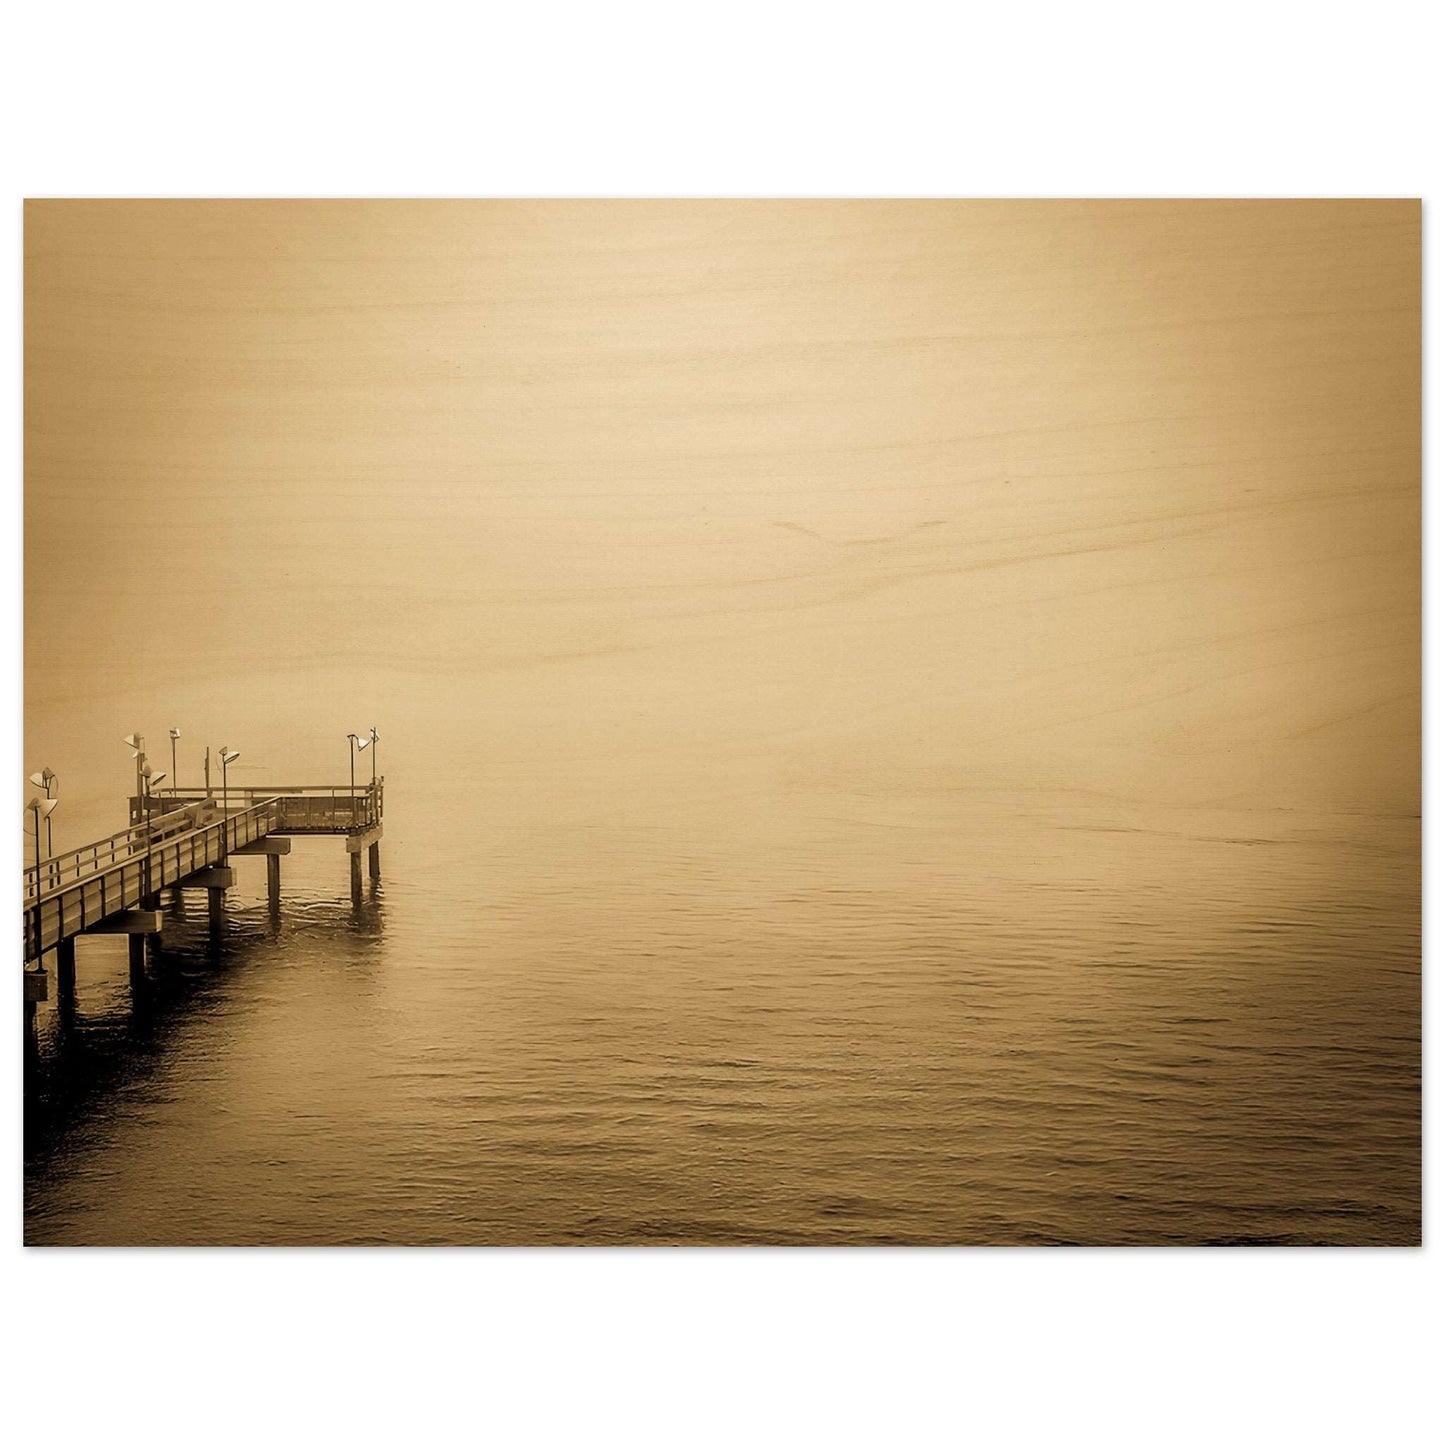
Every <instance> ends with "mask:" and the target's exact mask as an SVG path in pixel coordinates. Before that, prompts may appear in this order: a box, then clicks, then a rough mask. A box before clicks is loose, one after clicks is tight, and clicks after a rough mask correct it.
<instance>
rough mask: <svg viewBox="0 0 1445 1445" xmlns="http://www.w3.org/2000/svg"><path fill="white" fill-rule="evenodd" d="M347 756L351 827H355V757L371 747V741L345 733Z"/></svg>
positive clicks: (355, 734)
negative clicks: (349, 775)
mask: <svg viewBox="0 0 1445 1445" xmlns="http://www.w3.org/2000/svg"><path fill="white" fill-rule="evenodd" d="M346 738H347V744H348V746H347V756H348V757H349V758H350V760H351V795H350V796H351V826H352V827H353V828H354V827H355V826H356V755H357V753H359V752H362V751H364V750H365V749H366V748H369V747H370V746H371V739H370V738H364V737H362V736H361V735H360V734H359V733H347V735H346Z"/></svg>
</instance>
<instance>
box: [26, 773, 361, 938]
mask: <svg viewBox="0 0 1445 1445" xmlns="http://www.w3.org/2000/svg"><path fill="white" fill-rule="evenodd" d="M149 804H150V806H149V813H150V816H149V818H148V819H147V818H145V817H143V816H141V810H142V800H140V799H138V798H132V799H131V826H130V827H129V828H127V829H125V830H124V831H122V832H120V833H115V834H113V835H112V836H111V837H109V838H103V839H101V840H100V841H99V842H96V843H87V844H86V845H85V846H84V847H81V848H73V849H71V850H70V851H69V852H68V853H61V854H58V855H56V856H55V857H53V858H47V859H44V860H43V861H42V862H41V863H40V864H39V865H38V866H36V865H32V866H30V867H28V868H26V870H25V880H24V887H25V909H24V912H25V919H24V922H25V962H26V963H27V964H30V963H36V962H39V961H40V960H41V958H42V956H43V955H44V954H45V953H46V952H47V951H48V950H50V949H60V950H61V951H62V954H64V952H65V950H66V949H67V948H72V949H73V947H74V939H75V938H76V937H77V936H79V935H80V934H82V933H91V932H127V931H131V930H130V928H128V926H127V923H126V918H127V915H132V914H136V912H137V910H143V909H152V908H154V907H155V899H156V896H157V895H158V894H159V893H160V891H161V890H162V889H163V888H180V887H186V886H188V884H189V885H190V886H194V887H204V888H209V889H211V891H212V900H213V908H212V916H213V918H214V917H215V916H216V907H217V894H219V893H221V892H223V890H224V888H225V887H228V886H229V884H230V874H229V872H228V870H226V868H225V865H226V863H227V862H228V860H229V859H230V858H231V857H232V856H233V855H239V856H244V855H246V854H247V853H266V854H268V855H269V856H268V859H267V862H268V884H269V885H270V889H271V894H272V901H273V902H275V901H276V890H277V889H278V888H279V863H280V858H279V855H280V854H281V853H283V852H284V851H286V849H285V847H282V846H279V845H272V846H267V845H266V843H265V841H264V840H266V839H268V838H276V839H280V838H284V837H287V836H289V835H293V834H295V835H303V836H304V835H316V834H332V835H337V834H340V835H342V836H344V837H345V839H346V845H347V852H348V853H349V854H350V855H351V892H352V897H353V899H359V898H360V893H361V856H360V855H361V852H362V850H363V849H366V850H367V851H368V852H369V853H370V861H371V873H372V876H373V877H375V876H378V874H379V862H378V855H379V849H378V844H379V842H380V839H381V831H382V785H381V783H380V782H379V781H378V782H377V783H373V784H369V785H367V786H364V787H358V788H356V789H354V790H353V789H351V788H346V787H340V788H336V787H330V786H321V787H293V788H230V789H227V790H226V793H225V795H224V801H222V800H221V799H218V798H217V797H216V795H215V794H213V793H210V794H208V793H206V792H204V791H200V790H190V791H187V790H179V791H176V792H173V793H164V794H157V795H156V796H154V797H152V798H151V799H150V800H149ZM287 846H289V845H287ZM223 873H224V874H225V877H224V878H222V877H221V876H220V875H221V874H223ZM149 916H150V915H149V914H141V915H138V917H139V918H141V920H142V923H143V926H142V924H138V925H137V927H138V930H139V931H143V932H153V931H155V927H154V925H153V924H151V923H149V922H144V920H145V919H148V918H149Z"/></svg>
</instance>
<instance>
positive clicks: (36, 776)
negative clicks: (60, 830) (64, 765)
mask: <svg viewBox="0 0 1445 1445" xmlns="http://www.w3.org/2000/svg"><path fill="white" fill-rule="evenodd" d="M30 781H31V782H32V783H34V784H35V786H36V787H37V788H44V789H45V797H46V800H47V801H49V800H50V799H52V798H54V796H55V794H54V793H52V792H51V791H50V788H51V785H52V784H54V786H55V788H56V791H59V788H60V780H59V779H58V778H57V777H56V776H55V774H54V773H53V772H51V770H50V769H49V768H41V770H40V771H39V772H38V773H31V774H30ZM54 811H55V810H54V809H53V808H52V809H51V810H50V812H52V813H53V812H54ZM45 851H46V852H47V853H52V854H53V853H54V852H55V843H54V842H53V840H52V839H51V836H50V813H46V815H45Z"/></svg>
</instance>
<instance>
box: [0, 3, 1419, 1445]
mask: <svg viewBox="0 0 1445 1445" xmlns="http://www.w3.org/2000/svg"><path fill="white" fill-rule="evenodd" d="M1426 16H1427V11H1426V8H1425V7H1424V6H1423V5H1414V4H1398V3H1376V4H1374V5H1372V6H1370V7H1369V8H1368V9H1367V10H1365V11H1352V12H1349V14H1348V16H1346V15H1345V14H1344V13H1343V12H1340V13H1334V12H1331V11H1329V10H1328V9H1327V8H1324V9H1322V8H1321V7H1319V6H1317V5H1303V4H1298V5H1297V4H1262V3H1260V0H1254V3H1251V4H1241V3H1232V0H1231V3H1216V4H1212V5H1211V6H1209V7H1200V8H1198V9H1192V8H1187V7H1183V6H1176V7H1161V6H1158V5H1142V4H1141V5H1118V4H1114V5H1108V4H1105V5H1099V4H1095V5H1090V6H1080V5H1067V6H1066V5H1037V4H1034V5H1022V4H1013V5H1010V6H1007V7H1005V6H997V7H992V8H991V10H990V11H989V12H988V13H981V12H979V11H978V10H976V9H971V8H969V7H967V6H960V5H954V6H941V5H940V6H931V5H920V4H915V3H896V0H895V3H892V4H889V5H888V6H878V7H862V6H855V7H852V8H849V7H846V6H839V5H836V4H835V5H828V6H824V5H821V4H786V3H780V0H773V3H771V4H766V5H764V4H758V3H753V0H741V3H738V0H735V3H733V4H730V5H728V6H717V7H705V6H692V7H681V6H677V5H675V4H673V5H661V4H655V5H652V4H649V5H638V4H625V3H624V4H616V3H614V4H612V5H606V6H599V5H595V4H594V5H589V6H583V5H580V4H568V5H559V4H536V3H533V4H531V5H528V6H514V7H509V8H508V9H507V10H505V11H503V10H500V9H498V8H496V7H489V6H485V5H473V6H466V7H464V6H460V5H456V6H448V5H438V4H434V3H413V4H411V5H409V6H406V7H402V8H400V9H398V8H396V7H380V6H374V5H365V4H354V5H347V6H342V5H337V4H310V5H306V4H302V3H298V0H290V3H287V4H278V3H272V0H262V3H252V4H250V5H247V6H245V7H240V6H236V7H225V6H212V7H197V6H195V5H193V4H185V5H182V4H173V3H164V4H145V3H142V4H139V5H132V6H116V5H113V4H112V5H105V6H102V5H100V4H93V3H84V4H56V5H53V6H48V7H41V6H31V7H28V13H26V14H25V16H24V17H23V19H21V20H20V21H19V22H18V23H12V47H11V49H10V58H11V66H12V74H11V75H10V76H9V77H8V78H7V84H6V87H4V92H5V93H4V97H3V101H0V103H3V104H4V106H5V109H6V112H7V114H6V115H5V117H4V119H5V126H4V133H5V135H6V136H7V140H8V144H7V147H6V151H7V152H8V153H10V154H11V155H12V157H14V158H13V159H12V162H11V165H10V170H11V174H10V175H9V176H8V177H7V178H6V179H7V181H8V184H7V185H6V186H5V188H4V191H5V195H6V197H7V201H8V204H9V209H8V210H7V213H6V221H7V224H6V225H5V226H4V227H3V228H0V233H3V234H4V235H5V237H6V239H7V241H8V242H9V244H10V247H11V251H10V255H11V258H12V261H11V267H10V270H9V273H8V274H9V278H10V285H9V286H8V287H7V288H6V290H5V293H4V294H5V297H6V301H7V304H8V306H9V316H8V319H9V320H10V322H11V330H10V333H9V334H10V336H11V338H13V340H12V344H11V345H10V346H9V347H8V348H6V350H5V353H4V355H5V360H6V366H7V369H8V371H9V378H8V379H9V381H10V385H9V387H8V388H6V391H5V395H6V396H7V398H10V399H11V404H10V405H9V406H8V407H7V409H6V424H7V427H8V432H7V437H8V439H9V440H10V448H9V450H8V451H7V455H8V456H9V457H11V458H14V459H15V461H14V463H13V464H12V467H11V469H10V472H9V475H8V486H9V487H10V488H11V489H12V490H8V491H7V492H6V503H7V515H8V516H9V517H11V518H13V519H15V520H16V521H17V522H18V519H19V488H18V473H19V465H18V458H19V408H18V398H19V345H18V337H19V325H18V321H19V317H18V310H19V301H18V297H19V265H18V251H19V242H20V218H19V205H18V199H19V197H20V196H22V195H34V196H41V195H48V196H55V195H251V196H255V195H323V196H325V195H409V196H417V195H421V196H434V195H539V194H540V195H708V194H713V195H795V194H796V195H828V194H831V195H1266V196H1268V195H1315V194H1325V195H1373V196H1380V195H1399V196H1417V195H1422V194H1423V195H1425V196H1426V198H1427V224H1426V236H1427V272H1428V270H1429V269H1430V262H1431V261H1438V258H1439V244H1438V233H1437V228H1435V227H1434V226H1432V225H1431V223H1430V205H1429V203H1430V201H1431V200H1433V199H1434V198H1436V197H1438V196H1439V195H1441V194H1442V192H1441V191H1440V190H1439V188H1438V187H1436V186H1435V185H1434V184H1433V183H1434V182H1435V180H1436V179H1437V175H1438V172H1437V171H1436V165H1437V164H1438V161H1437V156H1436V154H1435V151H1437V150H1438V143H1437V144H1436V146H1435V147H1434V148H1432V146H1431V139H1432V128H1431V126H1430V120H1431V118H1432V117H1431V114H1430V111H1431V107H1430V105H1429V101H1430V97H1431V96H1432V94H1434V93H1435V92H1436V90H1437V89H1438V76H1437V74H1436V73H1435V67H1436V64H1437V57H1438V54H1439V49H1438V44H1437V43H1435V41H1434V38H1433V37H1432V36H1431V35H1430V34H1429V32H1428V31H1427V29H1426ZM17 150H18V156H16V155H15V152H16V151H17ZM1427 383H1428V391H1427V397H1428V411H1427V415H1428V416H1429V417H1430V418H1434V417H1436V416H1438V414H1439V413H1438V402H1439V390H1438V386H1437V385H1436V384H1435V382H1434V376H1433V374H1432V373H1429V372H1427ZM1427 492H1428V488H1427ZM1437 521H1438V517H1437V516H1436V515H1435V509H1433V508H1427V522H1428V523H1429V525H1428V529H1427V546H1429V547H1431V548H1433V549H1434V552H1435V555H1436V556H1438V555H1439V552H1438V542H1439V535H1438V527H1437V526H1436V525H1435V524H1436V522H1437ZM3 546H4V548H5V559H6V561H7V562H8V564H9V566H8V568H7V570H6V573H5V575H6V577H7V578H8V579H9V585H8V587H7V588H6V589H5V593H4V595H5V598H6V605H7V609H13V610H7V622H8V625H7V626H6V627H5V628H4V629H3V637H4V645H5V647H6V649H7V651H6V661H7V664H8V668H9V672H8V676H9V677H10V678H12V679H14V680H15V681H16V683H17V693H16V695H17V697H18V680H19V675H20V663H19V617H18V611H19V595H20V586H19V580H18V579H19V559H20V546H19V538H18V527H17V529H16V533H15V534H12V533H11V531H10V529H8V528H7V529H6V531H5V533H4V538H3ZM1436 604H1437V596H1436V592H1435V589H1429V591H1428V593H1427V636H1429V637H1433V636H1435V635H1436V631H1437V629H1436V627H1435V626H1434V625H1432V624H1433V623H1434V622H1435V621H1437V620H1438V618H1437V616H1436V613H1437V605H1436ZM1434 680H1435V679H1434V669H1433V668H1430V669H1428V671H1427V688H1429V685H1431V684H1433V683H1434ZM1431 700H1432V699H1431V690H1427V717H1430V718H1433V717H1434V716H1435V715H1436V709H1435V708H1434V707H1432V706H1430V703H1431ZM0 717H3V723H4V727H5V736H4V743H5V747H6V752H7V755H8V756H9V757H10V758H11V760H12V763H13V762H14V761H15V760H16V759H18V757H19V752H20V749H19V736H18V726H19V708H18V702H17V703H13V704H12V705H11V707H10V708H8V709H6V710H5V711H4V712H3V713H0ZM16 771H18V768H17V769H16ZM1429 781H1430V782H1432V783H1433V781H1434V780H1433V778H1432V779H1430V780H1429ZM1436 792H1437V790H1436V789H1435V788H1434V787H1433V786H1432V787H1431V788H1429V790H1428V791H1427V799H1428V802H1427V818H1428V817H1433V816H1434V813H1435V810H1434V809H1433V808H1430V807H1429V806H1428V803H1429V802H1435V801H1436ZM11 796H12V800H13V811H12V816H19V813H20V801H21V800H20V791H19V787H18V785H12V788H11ZM5 836H6V840H7V841H6V852H5V854H4V857H3V860H0V862H3V866H4V868H5V869H7V870H9V876H12V877H13V876H14V867H15V865H16V864H17V863H18V861H19V858H18V853H19V836H20V830H19V829H18V828H17V829H15V830H14V837H13V838H11V836H10V835H9V834H8V833H7V834H6V835H5ZM1427 836H1430V835H1427ZM1427 863H1428V864H1429V865H1430V866H1429V867H1428V869H1427V875H1426V877H1427V897H1429V896H1430V893H1431V892H1432V891H1433V888H1432V885H1433V884H1434V883H1436V882H1438V881H1439V880H1438V873H1439V869H1438V866H1436V860H1435V856H1434V849H1433V848H1428V847H1427ZM1427 921H1429V922H1433V920H1432V919H1430V918H1428V916H1427ZM1433 932H1434V930H1433V928H1432V929H1431V935H1433ZM1427 936H1428V935H1427ZM1435 953H1436V948H1435V940H1434V938H1433V936H1431V937H1430V946H1429V948H1428V950H1427V960H1428V962H1430V963H1433V961H1434V956H1435ZM1437 992H1438V991H1434V990H1427V1004H1428V1008H1427V1018H1426V1027H1427V1037H1429V1038H1431V1039H1433V1038H1434V1037H1436V1036H1437V1035H1438V1025H1439V1022H1440V1019H1439V1013H1440V1010H1439V1007H1438V997H1437V996H1436V995H1437ZM17 1022H18V1021H17ZM8 1032H9V1034H10V1035H18V1027H16V1028H12V1029H10V1030H9V1031H8ZM15 1044H16V1038H14V1037H7V1040H6V1043H5V1046H4V1047H5V1051H6V1052H5V1059H6V1063H7V1066H8V1067H7V1077H8V1078H9V1079H11V1081H12V1097H11V1099H10V1100H9V1103H10V1109H9V1110H8V1111H7V1116H6V1145H7V1150H6V1158H7V1160H10V1161H11V1162H12V1163H13V1169H12V1173H11V1191H10V1193H9V1195H8V1196H7V1200H6V1203H7V1206H8V1213H7V1220H8V1223H9V1228H8V1230H7V1233H6V1240H5V1248H4V1253H3V1255H0V1258H3V1263H4V1269H5V1284H4V1297H5V1299H6V1303H7V1308H6V1310H5V1311H4V1315H5V1319H6V1326H5V1328H6V1330H7V1339H6V1341H5V1345H6V1349H5V1354H4V1358H5V1359H6V1361H7V1363H8V1365H9V1370H8V1372H7V1373H8V1375H9V1378H10V1380H11V1382H12V1383H11V1386H10V1390H9V1395H10V1408H9V1409H8V1410H7V1415H8V1417H9V1419H10V1421H11V1427H12V1429H14V1430H16V1431H17V1434H18V1433H19V1432H20V1431H24V1430H25V1429H26V1427H27V1426H28V1427H30V1429H31V1430H33V1432H34V1433H35V1435H36V1437H37V1438H49V1439H57V1440H69V1439H80V1438H85V1437H88V1436H89V1435H92V1434H95V1433H99V1432H105V1433H107V1434H113V1433H116V1432H121V1433H122V1434H129V1433H131V1431H132V1430H134V1431H135V1432H136V1433H143V1434H144V1436H145V1437H147V1438H150V1439H156V1440H170V1439H182V1438H184V1439H187V1440H190V1439H204V1440H208V1441H210V1440H230V1439H243V1438H244V1439H247V1440H250V1439H253V1438H255V1437H256V1436H258V1435H262V1434H269V1435H272V1436H279V1437H280V1438H282V1439H288V1440H289V1439H300V1438H320V1439H336V1440H356V1439H362V1440H370V1439H377V1440H380V1439H388V1440H390V1439H396V1438H416V1439H422V1440H426V1439H431V1438H451V1437H453V1436H467V1437H473V1436H482V1437H488V1438H496V1439H501V1440H512V1439H519V1438H520V1439H549V1440H550V1439H558V1440H571V1439H574V1438H580V1439H588V1440H591V1439H596V1438H603V1439H610V1438H617V1439H627V1440H642V1439H658V1440H664V1439H665V1440H669V1441H671V1440H712V1439H716V1440H754V1439H769V1440H774V1439H776V1440H790V1441H791V1440H833V1439H866V1440H878V1439H887V1440H900V1441H912V1440H917V1439H924V1438H928V1439H931V1438H935V1437H938V1436H947V1437H949V1438H953V1437H956V1436H958V1437H961V1436H970V1437H974V1438H978V1439H982V1440H989V1441H994V1440H1041V1441H1053V1440H1079V1439H1084V1440H1091V1439H1099V1440H1110V1441H1116V1440H1117V1441H1124V1440H1141V1441H1143V1440H1148V1441H1151V1442H1152V1441H1158V1440H1168V1441H1193V1440H1200V1441H1204V1440H1208V1441H1211V1442H1213V1441H1216V1440H1221V1439H1228V1440H1260V1441H1265V1440H1269V1441H1275V1440H1310V1441H1333V1440H1341V1441H1343V1440H1350V1441H1354V1440H1358V1439H1376V1440H1396V1439H1407V1438H1408V1439H1413V1438H1421V1437H1422V1435H1423V1434H1424V1433H1425V1432H1424V1429H1423V1423H1424V1422H1425V1421H1426V1420H1427V1419H1428V1418H1431V1416H1432V1415H1433V1416H1436V1417H1438V1410H1432V1411H1431V1412H1430V1414H1426V1413H1425V1412H1426V1410H1427V1407H1428V1406H1429V1405H1430V1403H1431V1393H1432V1392H1431V1390H1430V1375H1431V1372H1432V1367H1435V1368H1438V1358H1439V1354H1440V1351H1439V1339H1438V1324H1437V1323H1436V1322H1437V1321H1438V1318H1439V1313H1440V1311H1439V1300H1440V1299H1441V1298H1442V1297H1445V1291H1442V1289H1441V1284H1442V1280H1441V1271H1440V1266H1439V1247H1438V1241H1439V1228H1438V1225H1439V1210H1438V1209H1436V1208H1434V1207H1431V1208H1430V1209H1429V1212H1428V1214H1427V1240H1428V1241H1433V1242H1434V1243H1435V1246H1436V1247H1434V1248H1427V1249H1426V1250H1424V1251H1399V1252H1385V1251H1381V1252H1371V1251H1361V1252H1350V1251H1338V1252H1333V1253H1331V1252H1323V1251H1321V1252H1316V1251H1297V1252H1288V1251H1278V1252H1272V1251H1252V1252H1248V1253H1239V1254H1230V1253H1227V1252H1214V1251H1198V1252H1194V1253H1188V1252H1171V1251H1158V1252H1148V1251H1134V1252H1128V1251H1084V1252H1080V1253H1062V1252H1050V1251H1003V1250H1000V1251H992V1252H990V1251H919V1252H912V1253H908V1252H897V1251H856V1252H853V1253H850V1254H839V1253H833V1252H824V1251H796V1252H791V1253H789V1252H774V1251H758V1252H747V1251H717V1252H707V1251H653V1252H648V1251H637V1252H631V1251H591V1252H588V1251H578V1252H574V1253H562V1252H553V1251H537V1252H517V1253H504V1252H497V1251H473V1252H464V1251H437V1252H420V1251H418V1252H412V1253H407V1252H394V1251H377V1252H372V1253H369V1254H358V1253H350V1252H331V1253H307V1252H294V1253H282V1252H276V1253H264V1252H262V1253H257V1252H245V1253H240V1252H226V1251H203V1252H181V1251H172V1252H148V1251H138V1252H132V1253H101V1252H74V1253H67V1252H54V1251H30V1252H28V1253H23V1252H22V1251H21V1250H20V1249H19V1248H18V1239H19V1236H20V1222H19V1194H20V1184H19V1146H20V1141H19V1138H18V1114H19V1105H18V1080H19V1059H18V1049H17V1048H16V1047H15ZM1427 1083H1428V1085H1429V1089H1428V1103H1427V1122H1428V1123H1429V1124H1430V1125H1431V1127H1430V1130H1429V1136H1428V1138H1429V1143H1431V1144H1433V1143H1436V1142H1438V1134H1439V1131H1438V1128H1436V1127H1434V1125H1435V1123H1436V1121H1437V1119H1438V1109H1437V1108H1436V1107H1435V1105H1436V1104H1438V1094H1439V1091H1438V1088H1436V1087H1434V1086H1435V1083H1436V1080H1435V1078H1434V1071H1433V1070H1430V1071H1428V1072H1427ZM1434 1156H1435V1151H1434V1150H1433V1148H1427V1162H1428V1161H1429V1160H1430V1159H1432V1158H1433V1157H1434ZM1428 1202H1429V1203H1431V1204H1432V1205H1433V1200H1430V1201H1428ZM1427 1304H1429V1305H1431V1306H1432V1307H1431V1308H1427Z"/></svg>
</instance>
